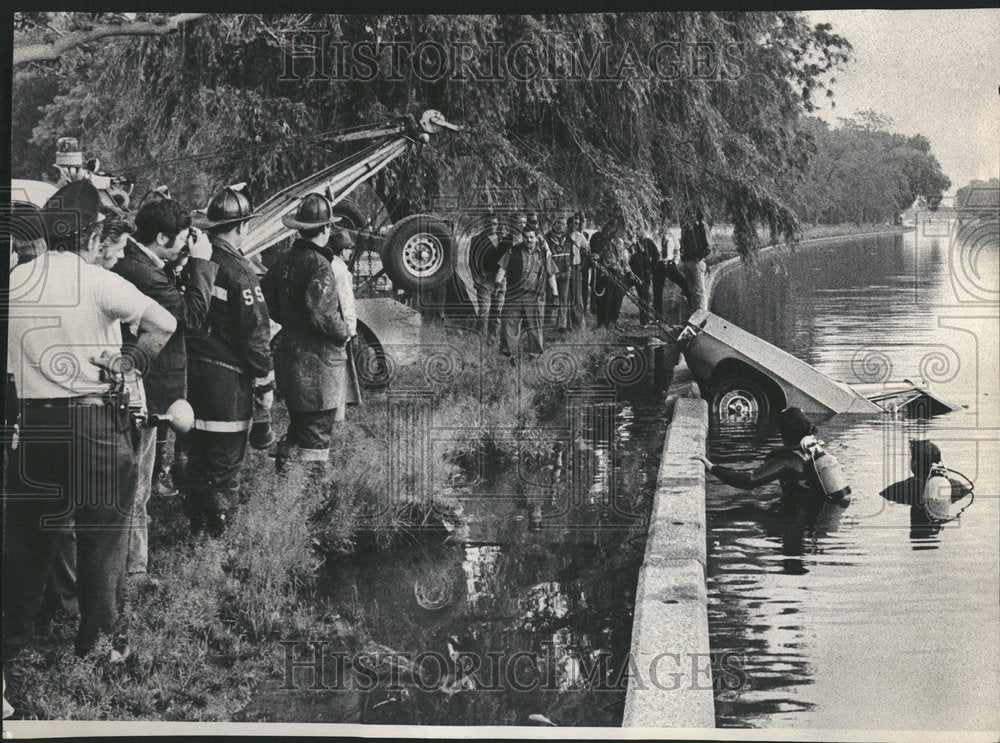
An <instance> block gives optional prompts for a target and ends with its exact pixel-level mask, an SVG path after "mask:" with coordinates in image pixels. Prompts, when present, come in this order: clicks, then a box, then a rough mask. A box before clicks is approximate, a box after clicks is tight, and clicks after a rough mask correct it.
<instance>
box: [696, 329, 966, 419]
mask: <svg viewBox="0 0 1000 743" xmlns="http://www.w3.org/2000/svg"><path fill="white" fill-rule="evenodd" d="M677 343H678V345H679V346H680V348H681V351H682V352H683V354H684V360H685V361H686V362H687V365H688V368H690V370H691V374H692V376H693V377H694V379H695V381H696V382H697V383H698V386H699V387H700V389H701V392H702V396H703V397H704V398H705V399H706V400H707V401H708V404H709V413H710V415H711V416H712V417H713V418H714V419H716V420H719V421H727V422H730V421H731V422H755V421H757V420H761V419H764V418H766V417H767V416H769V415H770V414H772V413H774V412H777V411H779V410H782V409H783V408H785V407H790V406H794V407H797V408H801V409H802V411H803V412H805V413H807V414H817V415H836V414H839V413H860V414H869V415H871V414H880V413H886V412H892V413H895V412H897V411H900V410H905V411H907V412H908V413H909V414H911V415H925V416H926V415H936V414H938V413H944V412H949V411H951V410H955V409H957V407H956V406H954V405H951V404H949V403H946V402H944V401H942V400H940V399H939V398H937V397H935V396H933V395H931V394H930V393H929V392H927V390H925V389H922V388H920V387H917V386H916V385H913V384H912V383H908V385H909V386H907V387H905V388H903V389H900V390H894V391H892V392H883V393H882V394H879V395H874V396H872V397H866V396H865V395H863V394H862V393H861V392H859V391H858V390H856V389H855V388H854V387H852V386H850V385H848V384H845V383H844V382H839V381H837V380H835V379H831V378H830V377H828V376H826V375H825V374H823V373H822V372H819V371H817V370H816V369H814V368H813V367H811V366H810V365H809V364H807V363H805V362H804V361H802V360H800V359H797V358H796V357H795V356H792V355H791V354H790V353H787V352H786V351H782V350H781V349H780V348H778V347H777V346H774V345H772V344H770V343H768V342H767V341H765V340H763V339H761V338H758V337H757V336H755V335H753V334H752V333H748V332H747V331H746V330H743V329H742V328H740V327H739V326H737V325H735V324H734V323H732V322H730V321H729V320H725V319H723V318H721V317H719V316H718V315H714V314H712V313H711V312H708V311H707V310H699V311H697V312H695V313H694V314H692V315H691V317H690V318H689V319H688V321H687V324H686V325H685V327H684V329H683V330H682V331H681V333H680V334H679V335H678V337H677Z"/></svg>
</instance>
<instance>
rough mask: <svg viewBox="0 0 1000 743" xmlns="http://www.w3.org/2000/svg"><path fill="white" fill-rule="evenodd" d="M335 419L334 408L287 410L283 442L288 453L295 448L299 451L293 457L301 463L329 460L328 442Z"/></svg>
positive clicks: (330, 439) (330, 438) (335, 411)
mask: <svg viewBox="0 0 1000 743" xmlns="http://www.w3.org/2000/svg"><path fill="white" fill-rule="evenodd" d="M336 417H337V410H336V408H333V409H331V410H289V411H288V431H287V432H286V433H285V438H284V441H283V443H284V444H285V447H287V449H288V450H289V452H288V453H291V450H292V449H295V448H297V449H298V450H299V451H297V452H295V454H294V456H296V457H297V458H298V459H300V460H301V461H303V462H326V461H327V460H328V459H329V458H330V442H331V441H332V439H333V424H334V421H335V420H336ZM285 447H282V448H283V449H284V448H285ZM279 456H281V454H280V453H279Z"/></svg>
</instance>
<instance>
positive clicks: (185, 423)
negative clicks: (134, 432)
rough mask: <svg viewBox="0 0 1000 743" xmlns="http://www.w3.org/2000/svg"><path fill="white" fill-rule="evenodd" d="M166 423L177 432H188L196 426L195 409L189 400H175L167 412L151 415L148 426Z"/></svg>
mask: <svg viewBox="0 0 1000 743" xmlns="http://www.w3.org/2000/svg"><path fill="white" fill-rule="evenodd" d="M161 423H166V424H167V425H169V426H170V427H171V428H172V429H174V431H175V432H177V433H187V432H188V431H190V430H191V429H192V428H193V427H194V410H193V409H192V408H191V403H189V402H188V401H187V400H174V401H173V402H172V403H171V404H170V407H169V408H167V410H166V412H165V413H162V414H161V415H151V416H150V417H149V422H148V423H147V425H148V426H150V427H153V426H158V425H159V424H161Z"/></svg>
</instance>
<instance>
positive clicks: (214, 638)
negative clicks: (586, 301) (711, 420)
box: [7, 327, 612, 721]
mask: <svg viewBox="0 0 1000 743" xmlns="http://www.w3.org/2000/svg"><path fill="white" fill-rule="evenodd" d="M425 341H426V344H425V350H424V355H423V358H422V362H421V363H419V364H417V365H414V366H412V367H407V368H403V369H400V371H399V376H398V378H397V379H396V380H395V382H394V387H393V389H392V390H390V391H388V392H382V393H378V394H368V395H367V396H366V400H365V403H364V406H363V407H361V408H357V409H353V410H351V411H350V412H349V414H348V420H347V421H346V422H345V423H344V424H343V425H341V426H340V427H339V428H338V429H337V440H336V442H335V446H334V453H333V455H332V462H331V463H332V466H333V471H334V475H333V478H332V480H331V482H330V483H329V486H328V487H322V486H321V484H318V483H315V482H310V481H309V480H308V479H307V478H306V476H305V473H304V472H303V471H302V470H297V469H296V468H294V467H292V468H290V471H289V472H288V474H286V475H282V476H276V475H275V474H274V470H273V462H272V460H271V459H270V458H269V457H268V456H267V455H266V454H265V453H261V452H252V453H251V455H250V457H249V461H248V463H247V467H246V470H245V472H244V483H245V488H244V490H245V492H244V500H246V501H247V502H246V503H245V504H243V505H242V506H241V507H240V509H239V511H238V512H237V514H236V516H235V518H234V520H233V523H232V524H231V525H230V526H229V527H228V529H227V532H226V534H225V536H224V538H223V539H220V540H212V539H208V538H205V537H199V538H191V537H190V536H188V533H187V529H186V520H185V518H184V517H183V515H182V513H181V509H180V503H179V499H176V498H174V499H167V498H155V499H154V500H153V502H152V503H151V504H150V511H151V517H152V526H151V540H152V545H151V546H152V552H151V561H150V562H151V572H152V573H153V574H154V575H156V577H158V578H159V579H160V581H161V585H160V586H159V587H158V588H156V589H152V590H145V591H141V590H139V589H138V588H136V587H134V586H130V587H129V589H128V590H127V592H126V602H125V609H124V613H123V623H124V629H125V630H126V632H127V636H128V639H129V643H130V645H131V647H132V650H133V653H132V655H131V656H130V657H129V658H128V659H127V660H126V661H125V663H123V664H118V665H112V664H111V663H110V660H109V656H110V646H109V644H108V642H107V640H106V639H105V640H103V641H102V642H101V643H100V644H99V645H98V646H97V648H96V649H95V650H94V652H93V653H92V654H91V655H90V656H88V657H87V658H84V659H77V658H76V657H75V655H74V653H73V646H72V639H73V633H74V631H75V627H74V625H75V622H67V621H63V622H58V623H56V624H55V625H53V627H52V628H51V629H50V631H49V635H48V638H47V641H46V642H41V643H37V644H36V645H35V646H34V647H33V648H32V649H30V650H28V651H26V652H25V653H24V654H23V655H22V656H20V657H19V658H18V659H17V660H16V662H15V663H14V664H12V665H11V667H10V669H9V670H8V673H7V681H8V698H9V699H10V700H11V701H12V703H13V704H14V705H15V707H16V708H17V710H18V714H19V715H20V716H23V717H27V718H38V719H88V720H108V719H113V720H150V719H161V720H196V721H200V720H231V719H233V718H234V716H236V714H237V713H238V712H239V711H240V710H241V709H242V708H244V707H245V706H246V705H247V703H248V701H249V699H250V697H251V695H252V693H253V692H254V691H255V689H256V688H257V685H258V681H259V680H261V679H263V678H266V677H269V676H271V675H272V674H273V672H274V671H275V669H276V668H278V667H279V665H280V663H281V657H282V653H281V648H280V646H278V644H277V642H278V640H279V639H295V638H307V637H317V636H327V635H329V632H330V627H329V626H328V625H329V623H330V622H331V621H334V626H335V627H338V628H340V629H341V630H343V622H342V621H341V620H337V619H336V618H335V617H334V618H331V617H330V616H327V615H324V614H323V612H322V604H321V602H320V601H319V600H317V598H316V596H315V595H314V590H315V589H314V579H315V577H316V575H317V573H318V571H319V570H320V568H321V566H322V565H323V562H324V560H331V559H337V558H338V557H340V556H344V555H348V554H350V553H352V552H357V551H363V550H370V549H386V548H389V547H392V546H394V545H398V544H400V543H403V542H405V541H406V540H407V539H410V538H412V532H413V531H414V530H418V529H419V530H423V531H426V530H427V529H429V528H438V529H440V530H441V533H442V535H443V534H444V533H445V531H444V530H445V529H447V528H448V527H449V526H451V525H452V524H454V522H455V521H457V520H458V519H459V518H460V516H461V506H460V505H459V503H458V501H457V500H456V495H458V494H459V492H460V491H459V486H460V483H461V482H462V480H463V478H468V477H469V476H470V472H469V471H470V467H471V466H472V464H473V463H476V462H478V463H480V464H482V463H483V462H485V463H486V464H487V465H488V466H490V467H503V466H504V465H506V464H509V463H511V462H514V461H516V460H517V459H518V458H519V457H521V458H524V457H527V458H540V457H542V456H545V455H547V454H548V453H549V450H550V449H551V441H552V438H551V435H550V434H547V433H546V432H545V427H546V426H549V427H551V426H552V425H553V422H554V421H555V424H557V425H558V424H559V422H558V421H557V420H555V419H556V418H557V413H558V411H559V410H560V409H561V408H562V407H563V406H564V403H565V399H566V394H567V390H569V389H571V388H573V387H575V386H580V385H583V386H587V385H602V384H603V385H606V384H607V375H606V373H605V372H606V366H607V365H606V362H607V358H608V353H609V346H610V345H611V343H612V339H611V336H610V335H609V334H608V333H594V332H593V331H591V332H588V333H586V334H583V333H578V334H569V335H567V336H565V337H563V338H560V339H558V340H556V341H554V342H552V343H551V344H550V350H549V351H548V352H547V354H546V356H545V357H543V358H542V360H540V361H538V362H535V363H534V364H533V365H532V364H526V365H524V366H522V367H519V368H518V369H517V370H514V369H512V368H511V367H510V366H509V365H507V364H504V363H501V362H502V360H501V359H500V357H499V356H498V354H497V353H496V351H495V350H493V349H487V348H483V347H481V346H480V342H479V338H478V336H475V335H469V334H460V335H448V334H446V333H445V331H444V330H443V329H441V328H436V327H429V328H425ZM569 359H575V361H573V362H572V363H570V361H569ZM399 390H403V391H409V390H423V391H425V392H426V394H423V395H421V396H418V399H417V400H416V402H414V400H413V397H412V396H406V395H402V396H401V395H398V394H397V391H399ZM274 425H275V427H276V428H277V429H278V430H279V431H281V430H283V429H284V427H285V421H284V416H283V413H282V411H281V410H280V409H279V410H277V411H276V416H275V421H274ZM431 430H433V432H434V435H433V436H431V437H430V440H429V441H426V440H424V439H426V438H427V436H426V434H427V432H428V431H431ZM422 437H423V438H422ZM473 476H474V475H473Z"/></svg>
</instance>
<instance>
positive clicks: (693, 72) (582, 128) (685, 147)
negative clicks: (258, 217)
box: [15, 12, 850, 255]
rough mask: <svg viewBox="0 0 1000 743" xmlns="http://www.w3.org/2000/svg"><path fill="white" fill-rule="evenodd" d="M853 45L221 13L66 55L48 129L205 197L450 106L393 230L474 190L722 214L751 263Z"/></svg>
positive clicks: (764, 20)
mask: <svg viewBox="0 0 1000 743" xmlns="http://www.w3.org/2000/svg"><path fill="white" fill-rule="evenodd" d="M359 44H360V45H361V46H358V45H359ZM378 45H381V47H379V46H378ZM313 47H319V48H322V49H323V51H324V64H326V65H328V66H329V67H328V69H325V70H321V71H320V73H319V74H313V73H314V70H313V63H314V61H315V60H314V59H305V60H303V58H302V56H301V55H302V52H303V49H306V50H308V49H310V48H313ZM380 49H381V51H379V50H380ZM366 50H368V52H367V54H366V53H365V51H366ZM441 50H444V54H445V55H446V59H445V61H444V62H443V63H442V62H441V60H440V57H441V55H442V51H441ZM491 50H492V55H493V56H491ZM849 52H850V46H849V44H848V43H847V41H846V40H845V39H843V38H841V37H840V36H838V35H836V34H834V33H833V32H832V31H831V29H830V28H829V26H824V25H820V26H815V27H810V26H809V25H808V24H807V23H806V22H805V20H804V17H803V16H802V15H801V14H798V13H792V12H765V13H735V12H733V13H729V12H705V13H648V14H587V15H543V16H495V15H477V16H433V15H430V16H364V15H356V16H336V15H232V16H227V15H211V16H205V17H203V18H199V19H197V20H192V21H190V22H187V23H185V24H183V25H182V26H180V27H179V29H178V30H177V32H176V33H173V34H170V35H163V36H150V37H143V38H122V39H118V40H114V39H111V40H108V41H106V42H105V43H103V44H102V45H101V46H100V47H96V46H81V47H78V48H76V49H73V50H71V51H68V52H66V53H65V54H63V56H62V57H61V58H60V60H59V61H58V62H56V63H47V64H48V65H49V67H48V68H47V70H46V74H51V75H54V76H56V77H58V79H59V80H60V86H61V91H60V95H58V96H57V97H56V98H55V99H54V100H52V101H51V102H48V103H47V104H46V105H44V106H43V108H42V112H43V113H42V118H41V120H40V121H39V122H38V124H37V125H36V126H35V127H34V132H33V138H34V141H35V142H36V144H38V145H43V146H49V145H51V144H52V143H53V142H54V139H55V138H56V137H58V136H61V135H65V134H76V135H78V136H81V138H82V139H83V141H84V142H85V143H86V145H87V146H88V149H91V150H93V151H95V152H99V153H101V154H102V155H104V157H105V159H106V161H107V162H108V164H109V165H110V166H111V167H113V168H119V169H128V170H131V171H133V172H134V174H135V175H136V176H137V177H139V178H140V179H143V178H144V179H146V180H147V184H144V185H148V184H149V183H152V182H160V181H168V182H170V183H171V184H172V185H173V186H174V188H175V190H176V191H177V192H178V193H181V194H183V195H184V197H185V198H187V199H189V200H190V201H192V202H201V203H203V202H204V200H205V199H206V197H207V195H208V192H209V191H210V190H211V188H212V187H213V186H215V185H216V184H218V183H220V182H223V181H231V180H249V181H251V182H252V183H253V185H254V187H255V188H257V189H259V190H261V191H265V192H266V191H268V190H272V189H275V188H277V187H280V186H282V185H285V184H286V183H288V182H289V181H291V180H293V179H295V178H298V177H301V176H303V175H305V174H306V173H308V172H309V171H310V170H311V169H313V168H315V167H317V166H319V165H320V164H324V163H328V162H330V161H331V159H333V158H335V157H337V156H338V155H340V154H342V152H341V151H340V150H338V149H337V148H331V147H330V146H328V145H327V144H326V143H325V142H324V140H323V137H322V134H323V133H324V132H329V131H331V130H335V129H339V128H342V127H347V126H352V125H357V124H361V123H371V122H374V121H380V120H383V119H386V118H390V117H393V116H397V115H401V114H404V113H407V112H413V111H419V110H421V109H423V108H437V109H440V110H441V111H443V112H444V113H445V115H446V116H447V117H448V118H449V119H451V120H453V121H458V122H460V123H462V124H464V125H465V127H466V130H465V131H464V132H463V133H462V134H460V135H457V136H449V137H441V138H438V139H439V141H436V142H435V143H434V145H433V146H431V147H426V148H421V149H419V150H416V151H414V152H413V153H412V154H411V155H410V156H408V157H406V158H403V159H401V160H400V161H398V162H397V163H395V164H394V165H393V167H392V168H390V169H388V170H387V171H385V172H384V174H383V177H381V178H380V179H379V180H378V181H377V182H376V183H375V184H374V185H375V189H376V191H377V193H378V195H379V196H380V197H381V199H382V201H383V202H384V204H385V206H386V208H387V210H388V212H389V214H390V215H391V216H392V218H398V217H400V216H402V215H403V214H405V213H407V212H410V211H415V210H421V209H427V208H433V206H434V205H435V202H436V201H437V200H438V199H441V198H447V197H449V196H450V195H452V194H457V195H459V196H460V197H461V196H462V195H468V194H475V199H476V201H477V203H479V202H483V203H487V204H492V205H494V206H514V205H517V206H529V207H533V208H536V209H544V208H545V207H546V205H548V204H553V203H557V204H561V205H562V206H564V207H566V208H574V209H577V208H582V209H584V210H585V211H587V212H588V213H590V214H591V215H593V216H594V217H595V218H596V219H597V220H598V221H599V222H605V221H607V220H612V219H617V220H621V221H623V222H624V223H627V224H630V225H633V226H636V227H641V228H655V227H656V226H658V225H660V224H662V222H663V220H664V219H673V220H677V219H681V218H683V217H684V216H685V215H686V214H688V213H691V212H692V211H693V210H695V209H698V208H700V209H702V210H703V211H704V212H705V213H706V214H707V215H708V216H709V217H710V218H713V219H716V220H728V221H732V222H733V224H734V226H735V232H734V236H735V239H736V242H737V246H738V248H739V250H740V252H741V253H743V254H744V255H747V254H750V253H752V252H753V251H754V250H755V249H756V247H757V245H758V238H757V227H758V226H762V225H763V226H766V227H768V228H769V229H770V230H771V232H772V234H775V235H781V236H784V237H793V236H794V235H795V233H796V230H797V219H796V214H795V212H794V210H793V209H792V208H791V206H790V205H789V203H787V199H786V198H785V197H784V196H783V194H785V193H787V186H788V184H789V183H790V182H793V181H794V179H795V177H796V174H797V173H799V172H801V170H802V168H803V167H804V164H805V157H806V154H807V152H808V142H807V140H806V138H805V137H804V136H803V134H802V133H801V132H800V129H799V127H798V126H797V122H798V120H799V118H800V116H801V114H802V113H803V112H807V111H809V110H810V109H811V108H812V107H813V105H814V103H813V101H814V97H815V96H817V95H820V94H822V92H823V88H824V84H825V81H826V79H827V78H828V77H829V74H830V73H831V71H832V70H834V69H835V68H836V67H838V66H839V65H841V64H843V63H844V62H845V61H846V60H847V58H848V55H849ZM290 55H291V56H290ZM494 57H497V58H500V59H501V62H500V64H499V65H497V67H496V68H494V67H490V66H489V65H490V64H493V59H494ZM369 58H370V59H369ZM289 60H292V64H291V66H290V65H289ZM455 60H458V62H456V61H455ZM338 65H339V66H338ZM35 74H38V73H37V72H36V73H35ZM23 134H24V133H23V132H15V137H17V136H19V135H23ZM15 165H16V164H15Z"/></svg>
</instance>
